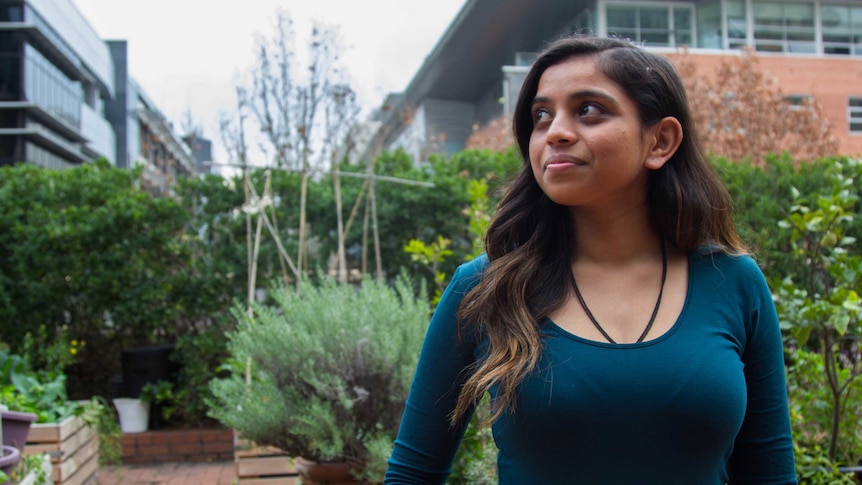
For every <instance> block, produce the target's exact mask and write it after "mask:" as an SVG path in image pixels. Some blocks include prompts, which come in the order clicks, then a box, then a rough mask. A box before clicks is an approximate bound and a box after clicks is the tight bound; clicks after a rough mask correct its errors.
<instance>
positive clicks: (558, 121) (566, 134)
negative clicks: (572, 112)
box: [547, 115, 577, 145]
mask: <svg viewBox="0 0 862 485" xmlns="http://www.w3.org/2000/svg"><path fill="white" fill-rule="evenodd" d="M576 138H577V135H576V134H575V130H574V124H573V123H572V120H570V119H569V117H568V116H566V115H558V116H556V117H555V118H554V119H553V121H551V125H550V126H549V127H548V136H547V142H548V144H549V145H559V144H567V143H574V142H575V139H576Z"/></svg>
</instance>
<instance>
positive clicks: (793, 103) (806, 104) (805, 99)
mask: <svg viewBox="0 0 862 485" xmlns="http://www.w3.org/2000/svg"><path fill="white" fill-rule="evenodd" d="M784 101H785V102H787V104H788V105H789V108H790V110H791V111H802V110H810V109H811V108H812V103H813V102H814V96H812V95H810V94H788V95H787V96H785V97H784Z"/></svg>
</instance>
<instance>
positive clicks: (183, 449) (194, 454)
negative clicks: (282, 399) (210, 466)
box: [122, 428, 234, 464]
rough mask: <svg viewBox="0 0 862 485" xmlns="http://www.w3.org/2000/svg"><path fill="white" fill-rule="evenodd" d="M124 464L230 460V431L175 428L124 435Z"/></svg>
mask: <svg viewBox="0 0 862 485" xmlns="http://www.w3.org/2000/svg"><path fill="white" fill-rule="evenodd" d="M122 443H123V463H125V464H139V463H166V462H204V461H231V460H233V458H234V441H233V431H232V430H230V429H226V428H215V429H176V430H160V431H145V432H143V433H126V434H123V438H122Z"/></svg>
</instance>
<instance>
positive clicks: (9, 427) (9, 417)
mask: <svg viewBox="0 0 862 485" xmlns="http://www.w3.org/2000/svg"><path fill="white" fill-rule="evenodd" d="M4 407H5V406H3V405H0V421H2V428H0V429H2V433H0V437H2V439H0V442H2V444H4V445H8V446H14V447H15V448H18V451H20V452H21V453H23V452H24V447H25V446H26V445H27V435H28V434H29V432H30V424H31V423H32V422H33V421H36V418H38V416H36V414H34V413H23V412H20V411H9V410H7V409H3V408H4Z"/></svg>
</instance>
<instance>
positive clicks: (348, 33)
mask: <svg viewBox="0 0 862 485" xmlns="http://www.w3.org/2000/svg"><path fill="white" fill-rule="evenodd" d="M72 2H73V3H74V4H75V5H76V6H77V7H78V10H80V11H81V13H82V14H83V15H84V17H86V18H87V20H88V21H89V22H90V24H91V25H92V26H93V28H95V30H96V32H97V33H98V34H99V35H100V36H101V37H102V38H104V39H108V40H113V39H125V40H127V41H128V42H129V70H130V72H131V74H132V76H133V77H134V78H135V79H137V81H138V83H139V84H140V85H141V86H142V87H143V89H144V91H145V92H146V93H147V94H148V95H149V97H150V98H151V99H152V100H153V101H154V102H155V103H156V104H157V105H158V107H159V108H160V109H161V110H162V112H163V113H164V114H165V115H166V116H167V117H168V118H169V119H170V120H171V121H172V122H173V123H174V126H177V127H179V126H180V123H181V121H182V118H183V115H184V113H186V112H187V111H190V112H191V114H192V116H193V118H194V119H195V121H196V122H197V124H198V125H200V126H201V127H202V128H203V131H204V135H205V136H206V137H208V138H210V139H211V140H213V142H214V144H215V145H217V146H218V145H220V141H219V135H218V119H219V116H220V115H221V113H224V112H227V111H231V110H232V109H233V108H234V106H235V102H236V98H235V97H234V86H235V85H236V84H237V82H239V81H240V80H241V79H242V78H243V76H246V75H247V74H248V71H249V69H250V67H251V66H252V64H253V56H254V45H255V37H256V36H266V37H269V36H271V35H272V33H273V32H274V30H273V29H274V21H275V17H276V14H277V12H278V11H279V9H281V10H283V11H285V12H287V13H288V14H289V15H290V17H291V18H293V20H294V22H295V24H296V31H297V39H296V41H297V44H298V45H302V38H303V37H305V36H307V35H308V32H309V30H310V25H311V20H312V19H319V20H321V21H323V22H325V23H327V24H329V25H333V26H337V27H338V29H339V32H340V34H341V38H342V40H343V42H344V47H345V51H344V59H345V64H346V65H347V68H348V70H349V71H350V74H351V76H352V77H353V79H354V83H355V84H354V86H355V88H356V90H357V91H358V93H359V96H360V100H361V102H362V103H363V105H364V106H366V107H372V106H378V105H379V104H380V103H381V102H382V100H383V97H384V96H385V95H386V93H388V92H393V91H401V90H403V89H404V88H405V87H406V86H407V83H409V82H410V80H411V79H412V77H413V75H414V74H415V73H416V71H417V70H418V69H419V67H420V66H421V64H422V61H423V60H424V58H425V56H426V55H428V54H429V53H430V52H431V50H432V49H433V47H434V45H436V43H437V41H438V40H439V39H440V36H441V35H442V34H443V32H444V31H445V30H446V28H447V27H448V26H449V24H450V23H451V22H452V20H453V19H454V18H455V15H456V14H457V13H458V11H459V10H460V9H461V7H462V6H463V4H464V2H465V0H435V1H433V2H429V1H427V0H425V1H421V0H365V1H357V0H249V1H247V2H232V1H221V0H218V1H207V0H72ZM303 49H304V48H303ZM220 153H222V152H221V147H220V146H218V150H216V153H215V154H214V155H215V157H216V158H217V159H218V158H220ZM216 161H220V160H216Z"/></svg>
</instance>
